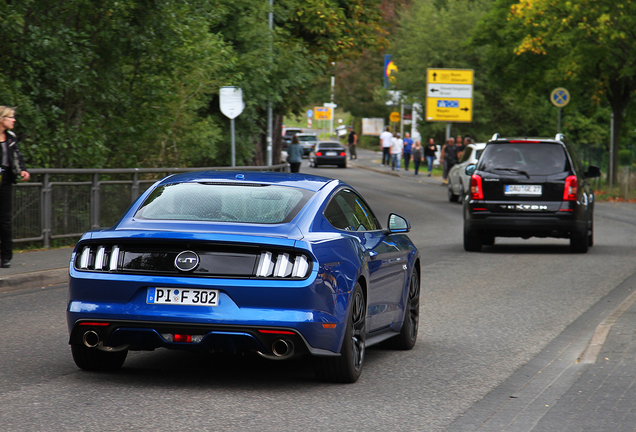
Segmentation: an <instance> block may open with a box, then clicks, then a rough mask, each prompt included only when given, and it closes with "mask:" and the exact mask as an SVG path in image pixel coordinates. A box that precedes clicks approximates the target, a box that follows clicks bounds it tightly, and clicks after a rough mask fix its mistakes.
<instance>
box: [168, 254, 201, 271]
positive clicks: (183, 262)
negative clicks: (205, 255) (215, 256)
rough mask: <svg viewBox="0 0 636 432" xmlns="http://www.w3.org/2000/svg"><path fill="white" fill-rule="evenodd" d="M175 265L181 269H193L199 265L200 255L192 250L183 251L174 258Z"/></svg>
mask: <svg viewBox="0 0 636 432" xmlns="http://www.w3.org/2000/svg"><path fill="white" fill-rule="evenodd" d="M174 266H175V267H176V268H178V269H179V270H181V271H185V272H187V271H192V270H194V269H195V268H197V267H198V266H199V255H197V254H196V252H192V251H183V252H181V253H180V254H179V255H177V258H175V260H174Z"/></svg>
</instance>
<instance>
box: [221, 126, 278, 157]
mask: <svg viewBox="0 0 636 432" xmlns="http://www.w3.org/2000/svg"><path fill="white" fill-rule="evenodd" d="M230 130H231V131H232V166H233V167H235V166H236V140H235V139H234V119H231V120H230ZM270 165H271V163H270Z"/></svg>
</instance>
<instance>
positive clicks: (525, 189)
mask: <svg viewBox="0 0 636 432" xmlns="http://www.w3.org/2000/svg"><path fill="white" fill-rule="evenodd" d="M505 188H506V189H505V193H506V195H541V185H506V186H505Z"/></svg>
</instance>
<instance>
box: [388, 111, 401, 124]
mask: <svg viewBox="0 0 636 432" xmlns="http://www.w3.org/2000/svg"><path fill="white" fill-rule="evenodd" d="M389 120H391V122H393V123H397V122H399V121H400V113H399V112H397V111H393V112H392V113H391V115H390V116H389Z"/></svg>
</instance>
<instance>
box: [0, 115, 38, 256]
mask: <svg viewBox="0 0 636 432" xmlns="http://www.w3.org/2000/svg"><path fill="white" fill-rule="evenodd" d="M14 126H15V109H14V108H9V107H5V106H0V150H1V153H2V156H1V158H0V163H1V165H2V173H1V175H2V179H1V180H0V267H2V268H9V267H11V259H12V258H13V229H12V218H13V184H14V183H16V182H17V179H18V177H20V178H21V179H22V180H23V181H27V180H29V178H30V177H31V175H30V174H29V173H28V171H27V170H26V166H25V165H24V157H23V156H22V152H20V147H18V138H17V137H16V135H15V134H14V133H13V132H11V130H10V129H13V127H14Z"/></svg>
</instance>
